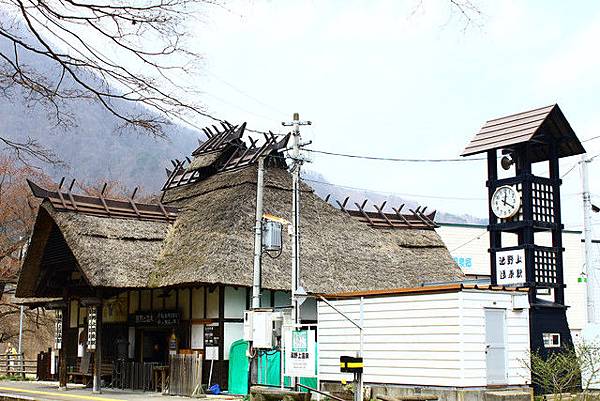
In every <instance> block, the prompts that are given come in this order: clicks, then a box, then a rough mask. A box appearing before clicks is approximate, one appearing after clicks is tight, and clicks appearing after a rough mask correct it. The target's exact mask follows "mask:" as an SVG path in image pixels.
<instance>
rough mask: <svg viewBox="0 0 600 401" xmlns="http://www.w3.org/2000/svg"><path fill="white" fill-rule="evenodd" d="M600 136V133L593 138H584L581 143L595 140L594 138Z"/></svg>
mask: <svg viewBox="0 0 600 401" xmlns="http://www.w3.org/2000/svg"><path fill="white" fill-rule="evenodd" d="M598 138H600V135H596V136H593V137H591V138H588V139H584V140H583V141H581V143H584V142H589V141H593V140H594V139H598Z"/></svg>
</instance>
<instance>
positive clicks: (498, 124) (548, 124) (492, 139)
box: [461, 104, 585, 162]
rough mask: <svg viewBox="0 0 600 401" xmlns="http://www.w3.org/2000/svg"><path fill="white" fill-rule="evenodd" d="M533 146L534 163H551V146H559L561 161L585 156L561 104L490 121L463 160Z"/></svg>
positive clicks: (465, 153) (463, 154)
mask: <svg viewBox="0 0 600 401" xmlns="http://www.w3.org/2000/svg"><path fill="white" fill-rule="evenodd" d="M526 142H531V147H530V152H529V156H530V159H531V161H532V162H538V161H543V160H548V159H549V157H550V147H549V145H550V144H551V143H553V142H555V143H557V144H558V157H567V156H573V155H578V154H581V153H585V149H584V148H583V146H582V145H581V142H579V139H577V136H576V135H575V132H574V131H573V128H571V125H570V124H569V122H568V121H567V119H566V118H565V116H564V114H563V112H562V111H561V110H560V107H558V104H553V105H550V106H546V107H541V108H539V109H533V110H529V111H525V112H522V113H517V114H512V115H509V116H505V117H500V118H495V119H493V120H489V121H487V122H486V123H485V124H484V125H483V127H481V130H480V131H479V133H477V135H475V137H474V138H473V140H472V141H471V142H470V143H469V144H468V145H467V147H466V148H465V150H464V151H463V153H462V155H461V156H470V155H474V154H477V153H482V152H486V151H488V150H492V149H507V148H511V147H514V146H518V145H522V144H524V143H526Z"/></svg>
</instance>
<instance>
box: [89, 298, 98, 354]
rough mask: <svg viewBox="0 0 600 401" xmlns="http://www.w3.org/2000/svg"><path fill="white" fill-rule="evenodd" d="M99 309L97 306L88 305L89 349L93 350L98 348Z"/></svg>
mask: <svg viewBox="0 0 600 401" xmlns="http://www.w3.org/2000/svg"><path fill="white" fill-rule="evenodd" d="M97 319H98V317H97V309H96V307H95V306H89V307H88V332H87V349H88V350H90V351H93V350H95V349H96V326H97V323H98V322H97Z"/></svg>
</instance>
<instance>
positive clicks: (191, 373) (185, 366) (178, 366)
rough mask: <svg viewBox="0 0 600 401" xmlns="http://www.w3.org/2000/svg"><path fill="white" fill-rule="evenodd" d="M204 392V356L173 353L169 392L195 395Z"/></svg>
mask: <svg viewBox="0 0 600 401" xmlns="http://www.w3.org/2000/svg"><path fill="white" fill-rule="evenodd" d="M201 392H202V356H201V355H171V358H170V372H169V394H171V395H183V396H188V397H193V396H194V395H196V394H200V393H201Z"/></svg>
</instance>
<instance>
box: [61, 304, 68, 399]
mask: <svg viewBox="0 0 600 401" xmlns="http://www.w3.org/2000/svg"><path fill="white" fill-rule="evenodd" d="M65 300H66V303H67V306H66V307H65V308H64V309H63V310H62V331H61V337H62V339H61V346H60V349H59V350H58V388H59V389H60V390H66V389H67V356H66V350H65V334H66V332H67V329H68V327H69V309H70V304H69V300H68V298H65Z"/></svg>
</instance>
